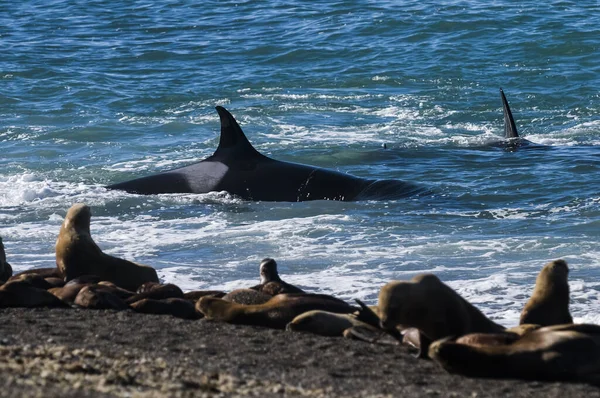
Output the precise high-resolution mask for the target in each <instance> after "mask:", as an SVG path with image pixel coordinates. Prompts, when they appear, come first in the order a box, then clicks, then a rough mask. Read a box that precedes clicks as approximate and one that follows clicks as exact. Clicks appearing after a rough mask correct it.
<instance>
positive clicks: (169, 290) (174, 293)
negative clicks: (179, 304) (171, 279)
mask: <svg viewBox="0 0 600 398" xmlns="http://www.w3.org/2000/svg"><path fill="white" fill-rule="evenodd" d="M168 298H183V291H181V289H180V288H179V286H177V285H174V284H172V283H167V284H166V285H156V286H153V287H152V288H151V289H149V290H146V291H144V292H142V293H137V294H134V295H133V296H131V297H129V298H128V299H127V300H125V302H126V303H127V304H131V303H135V302H136V301H140V300H143V299H154V300H163V299H168Z"/></svg>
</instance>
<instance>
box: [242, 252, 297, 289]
mask: <svg viewBox="0 0 600 398" xmlns="http://www.w3.org/2000/svg"><path fill="white" fill-rule="evenodd" d="M259 269H260V285H256V286H253V287H251V288H250V289H252V290H256V291H259V292H261V293H265V294H268V295H269V296H275V295H276V294H282V293H304V290H302V289H300V288H297V287H296V286H294V285H290V284H289V283H287V282H284V281H283V280H281V278H280V277H279V272H277V262H275V260H273V259H272V258H265V259H264V260H262V261H261V262H260V267H259Z"/></svg>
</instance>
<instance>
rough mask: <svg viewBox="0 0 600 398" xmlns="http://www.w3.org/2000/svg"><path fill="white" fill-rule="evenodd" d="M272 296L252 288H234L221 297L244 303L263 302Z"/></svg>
mask: <svg viewBox="0 0 600 398" xmlns="http://www.w3.org/2000/svg"><path fill="white" fill-rule="evenodd" d="M272 298H273V296H271V295H269V294H266V293H263V292H259V291H256V290H252V289H235V290H232V291H231V292H229V293H227V294H226V295H224V296H223V297H222V299H223V300H225V301H231V302H232V303H237V304H245V305H252V304H264V303H266V302H267V301H269V300H271V299H272Z"/></svg>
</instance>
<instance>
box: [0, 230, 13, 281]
mask: <svg viewBox="0 0 600 398" xmlns="http://www.w3.org/2000/svg"><path fill="white" fill-rule="evenodd" d="M12 274H13V270H12V267H11V266H10V264H9V263H8V261H6V252H5V251H4V243H2V237H0V282H6V281H7V280H8V279H9V278H10V277H11V276H12Z"/></svg>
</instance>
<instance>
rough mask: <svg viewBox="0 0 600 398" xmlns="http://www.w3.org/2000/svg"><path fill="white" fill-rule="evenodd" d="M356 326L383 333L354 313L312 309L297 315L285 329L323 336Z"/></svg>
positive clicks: (339, 334)
mask: <svg viewBox="0 0 600 398" xmlns="http://www.w3.org/2000/svg"><path fill="white" fill-rule="evenodd" d="M354 326H361V327H364V328H370V329H371V330H373V331H374V332H379V333H381V332H382V331H381V329H379V328H376V327H373V326H371V325H368V324H366V323H364V322H361V321H359V320H358V319H356V316H354V315H352V314H337V313H334V312H328V311H321V310H312V311H307V312H304V313H302V314H300V315H298V316H297V317H295V318H294V319H293V320H292V321H291V322H290V323H288V324H287V325H286V327H285V330H289V331H299V332H309V333H314V334H318V335H321V336H342V335H343V334H344V331H345V330H346V329H349V328H352V327H354Z"/></svg>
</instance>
